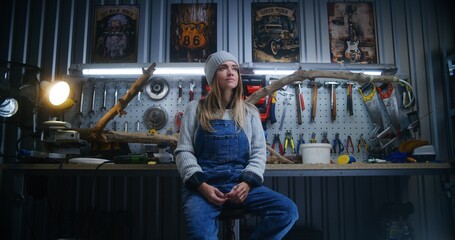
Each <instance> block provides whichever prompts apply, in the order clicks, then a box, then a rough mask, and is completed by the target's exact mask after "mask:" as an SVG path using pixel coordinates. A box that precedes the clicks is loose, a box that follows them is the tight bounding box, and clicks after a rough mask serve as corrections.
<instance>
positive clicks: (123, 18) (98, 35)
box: [91, 5, 139, 63]
mask: <svg viewBox="0 0 455 240" xmlns="http://www.w3.org/2000/svg"><path fill="white" fill-rule="evenodd" d="M138 23H139V6H138V5H115V6H96V7H95V22H94V31H93V42H92V54H91V55H92V63H114V62H120V63H131V62H137V36H138Z"/></svg>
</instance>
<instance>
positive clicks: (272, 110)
mask: <svg viewBox="0 0 455 240" xmlns="http://www.w3.org/2000/svg"><path fill="white" fill-rule="evenodd" d="M276 94H277V93H276V91H275V92H274V93H273V94H272V95H271V96H270V98H271V99H270V115H269V116H270V117H269V120H270V124H274V123H276V122H277V120H276V115H275V106H276Z"/></svg>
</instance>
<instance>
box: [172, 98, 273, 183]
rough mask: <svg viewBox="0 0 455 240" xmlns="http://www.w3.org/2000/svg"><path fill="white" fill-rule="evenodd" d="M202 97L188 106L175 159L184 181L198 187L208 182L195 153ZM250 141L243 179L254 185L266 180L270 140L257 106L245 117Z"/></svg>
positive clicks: (227, 114)
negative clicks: (197, 112)
mask: <svg viewBox="0 0 455 240" xmlns="http://www.w3.org/2000/svg"><path fill="white" fill-rule="evenodd" d="M197 106H198V100H194V101H192V102H190V103H189V104H188V106H187V107H186V109H185V112H184V115H183V118H182V124H181V128H180V134H179V139H178V144H177V148H176V149H175V152H174V155H175V162H176V164H177V169H178V171H179V173H180V176H181V178H182V181H183V183H184V184H185V186H187V187H189V188H193V189H194V188H197V186H199V185H200V184H201V183H203V182H205V181H206V179H205V175H204V173H203V171H202V168H201V167H200V166H199V164H198V161H197V159H196V157H195V156H194V145H195V139H196V131H197V129H196V128H197V127H199V124H198V123H197V121H198V119H197V116H196V110H197ZM223 119H224V120H231V119H232V118H231V116H230V110H226V112H225V113H224V117H223ZM243 130H244V131H245V134H246V136H247V138H248V141H249V148H250V158H249V160H248V164H247V166H246V167H245V169H244V170H243V171H242V175H241V178H242V180H243V181H246V182H247V183H249V184H250V186H253V187H255V186H259V185H261V184H262V182H263V181H264V177H263V174H264V170H265V162H266V145H265V144H266V143H265V136H264V130H263V129H262V123H261V119H260V117H259V112H258V111H257V109H250V110H249V111H248V114H247V117H246V119H245V124H244V129H243Z"/></svg>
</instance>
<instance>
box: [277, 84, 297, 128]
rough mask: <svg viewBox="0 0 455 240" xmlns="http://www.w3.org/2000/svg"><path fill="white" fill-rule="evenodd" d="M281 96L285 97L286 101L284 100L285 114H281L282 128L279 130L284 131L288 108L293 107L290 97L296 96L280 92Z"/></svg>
mask: <svg viewBox="0 0 455 240" xmlns="http://www.w3.org/2000/svg"><path fill="white" fill-rule="evenodd" d="M280 94H281V95H283V96H284V100H283V112H282V114H281V122H280V127H279V130H280V131H281V130H283V124H284V117H285V116H286V110H287V106H288V105H291V103H290V96H293V95H294V94H293V93H289V92H286V91H284V92H280Z"/></svg>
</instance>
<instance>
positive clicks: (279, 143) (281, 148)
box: [272, 133, 284, 155]
mask: <svg viewBox="0 0 455 240" xmlns="http://www.w3.org/2000/svg"><path fill="white" fill-rule="evenodd" d="M275 143H277V144H278V147H279V149H280V154H281V155H284V148H283V144H281V141H280V134H279V133H276V134H273V142H272V149H275Z"/></svg>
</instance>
